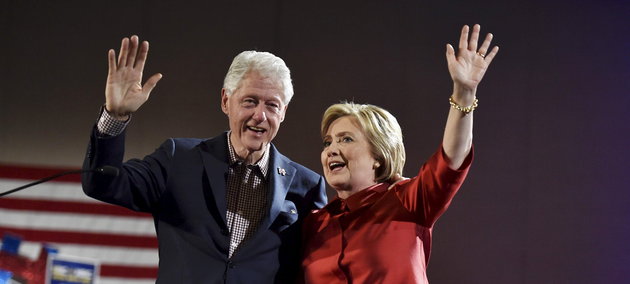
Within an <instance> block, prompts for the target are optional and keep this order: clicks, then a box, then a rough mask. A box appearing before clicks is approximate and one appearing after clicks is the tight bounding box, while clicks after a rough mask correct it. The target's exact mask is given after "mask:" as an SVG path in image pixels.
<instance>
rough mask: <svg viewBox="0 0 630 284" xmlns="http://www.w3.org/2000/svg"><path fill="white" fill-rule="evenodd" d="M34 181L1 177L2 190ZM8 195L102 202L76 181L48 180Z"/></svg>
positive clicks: (13, 196)
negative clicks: (87, 193)
mask: <svg viewBox="0 0 630 284" xmlns="http://www.w3.org/2000/svg"><path fill="white" fill-rule="evenodd" d="M30 182H33V181H31V180H19V179H7V178H0V192H5V191H8V190H11V189H13V188H17V187H20V186H23V185H25V184H28V183H30ZM8 196H11V197H12V198H30V199H43V200H63V201H82V202H90V203H96V202H100V201H98V200H96V199H93V198H91V197H89V196H87V195H85V193H83V189H82V188H81V184H80V183H76V182H48V183H42V184H38V185H35V186H33V187H32V188H26V189H24V190H22V191H18V192H15V193H12V194H10V195H8Z"/></svg>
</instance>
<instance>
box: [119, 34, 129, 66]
mask: <svg viewBox="0 0 630 284" xmlns="http://www.w3.org/2000/svg"><path fill="white" fill-rule="evenodd" d="M128 49H129V39H128V38H123V39H122V42H121V43H120V51H119V52H118V66H124V65H125V63H126V62H127V50H128Z"/></svg>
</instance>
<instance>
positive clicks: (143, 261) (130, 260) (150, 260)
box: [19, 241, 158, 267]
mask: <svg viewBox="0 0 630 284" xmlns="http://www.w3.org/2000/svg"><path fill="white" fill-rule="evenodd" d="M52 246H54V247H55V248H57V249H58V250H59V253H60V254H64V255H76V256H81V257H87V258H93V259H98V261H99V262H100V263H101V264H114V265H125V266H155V267H157V266H158V252H157V249H143V248H128V247H111V246H93V245H67V244H53V245H52ZM41 247H42V244H41V243H36V242H27V241H23V242H22V243H21V245H20V251H19V254H20V255H23V256H26V257H28V258H30V259H33V260H34V259H36V258H37V257H38V256H39V252H40V249H41Z"/></svg>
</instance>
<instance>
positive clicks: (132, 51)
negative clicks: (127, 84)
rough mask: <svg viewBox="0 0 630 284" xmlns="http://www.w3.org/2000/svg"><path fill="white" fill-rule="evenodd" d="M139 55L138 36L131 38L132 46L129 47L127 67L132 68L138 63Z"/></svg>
mask: <svg viewBox="0 0 630 284" xmlns="http://www.w3.org/2000/svg"><path fill="white" fill-rule="evenodd" d="M137 54H138V36H136V35H133V36H131V46H130V47H129V55H128V56H127V63H126V66H129V67H132V68H133V66H134V65H135V62H136V55H137Z"/></svg>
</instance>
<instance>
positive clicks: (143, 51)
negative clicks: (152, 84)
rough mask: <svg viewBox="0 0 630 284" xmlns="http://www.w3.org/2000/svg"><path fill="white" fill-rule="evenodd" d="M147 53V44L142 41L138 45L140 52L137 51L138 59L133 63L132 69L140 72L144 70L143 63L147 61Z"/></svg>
mask: <svg viewBox="0 0 630 284" xmlns="http://www.w3.org/2000/svg"><path fill="white" fill-rule="evenodd" d="M148 53H149V42H148V41H143V42H142V44H141V45H140V51H138V59H137V60H136V62H135V66H133V67H134V68H138V69H140V70H143V69H144V63H145V62H146V61H147V54H148Z"/></svg>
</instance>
